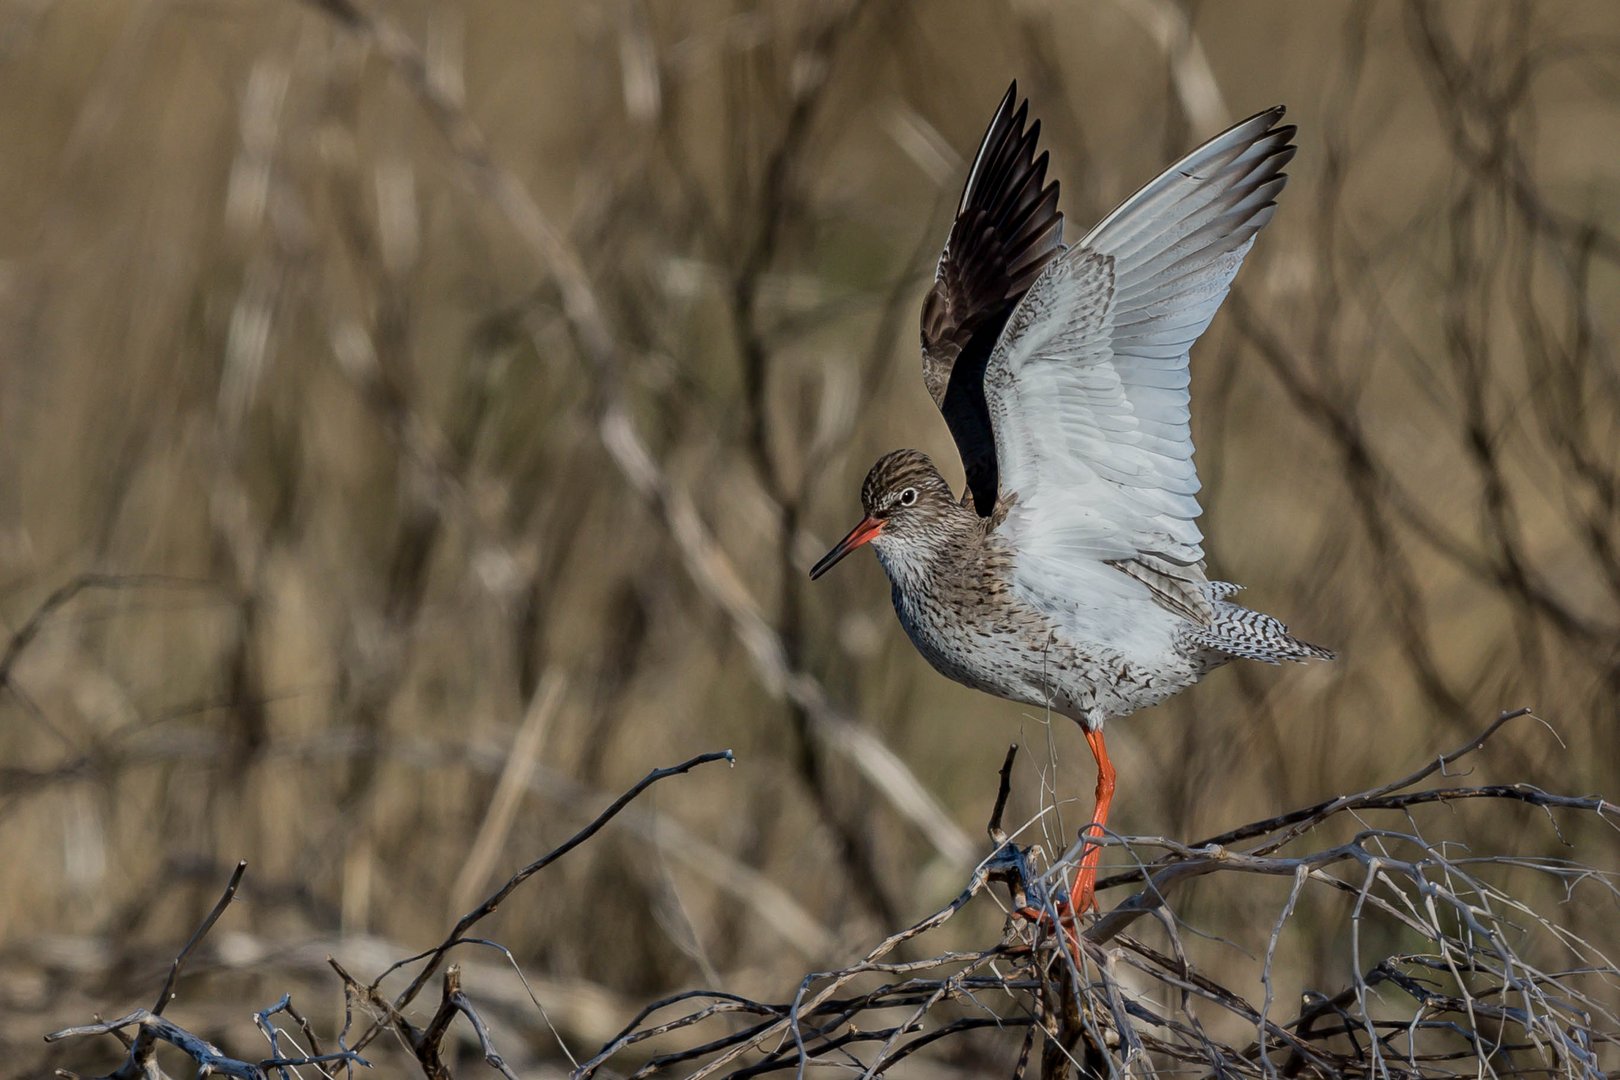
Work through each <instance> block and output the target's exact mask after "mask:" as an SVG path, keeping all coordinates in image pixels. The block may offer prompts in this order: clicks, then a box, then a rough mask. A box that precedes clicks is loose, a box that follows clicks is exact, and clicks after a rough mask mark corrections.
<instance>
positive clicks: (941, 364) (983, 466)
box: [922, 82, 1063, 516]
mask: <svg viewBox="0 0 1620 1080" xmlns="http://www.w3.org/2000/svg"><path fill="white" fill-rule="evenodd" d="M1017 97H1018V84H1017V83H1016V82H1015V83H1013V84H1012V85H1011V86H1009V87H1008V88H1007V96H1006V97H1004V98H1002V99H1001V105H1000V107H999V108H997V109H996V115H995V118H994V119H993V120H991V121H990V127H989V129H988V130H987V131H986V132H985V133H984V141H983V143H981V144H980V146H979V153H978V156H977V157H975V158H974V160H973V168H972V169H971V170H969V172H968V178H967V183H966V184H965V185H964V186H963V189H962V201H961V202H960V203H959V204H958V206H957V210H956V220H955V221H954V222H953V223H952V224H951V233H950V236H949V238H948V239H947V240H946V242H945V251H944V253H943V254H942V255H941V256H940V258H939V268H938V269H937V270H936V271H935V274H934V287H933V288H932V289H931V290H930V291H929V293H928V298H927V299H926V300H925V301H924V302H923V310H922V352H923V381H924V382H925V383H927V384H928V392H929V393H930V394H932V395H933V398H934V404H936V405H938V406H939V409H940V412H942V413H943V414H944V415H945V423H946V426H948V427H949V428H950V429H951V437H952V438H954V439H955V440H956V448H957V451H958V452H959V453H960V454H961V455H962V466H963V468H964V469H965V470H966V471H967V481H968V490H969V491H970V492H971V493H972V495H973V501H974V505H975V507H976V508H977V509H978V511H979V513H980V514H981V515H984V516H988V515H989V514H990V512H991V511H992V510H993V509H994V508H995V501H996V458H995V436H994V435H993V433H992V432H991V428H990V414H989V413H988V411H987V410H986V408H985V401H984V365H985V362H986V361H987V360H989V358H990V354H991V352H992V351H993V350H994V348H995V344H996V340H997V339H998V338H999V337H1000V336H1001V331H1002V327H1004V326H1005V325H1006V323H1007V317H1008V316H1009V315H1010V314H1012V310H1013V307H1014V306H1015V305H1016V304H1017V303H1018V300H1019V298H1020V297H1022V296H1023V295H1024V293H1025V292H1026V291H1027V290H1028V289H1029V287H1030V285H1031V284H1033V283H1034V281H1035V279H1036V278H1038V277H1039V276H1040V274H1041V271H1042V270H1044V269H1045V268H1046V265H1047V263H1049V262H1050V261H1051V260H1052V257H1053V256H1055V255H1056V254H1058V253H1059V252H1060V251H1062V250H1063V215H1062V214H1060V213H1058V209H1057V201H1058V185H1057V182H1056V181H1053V182H1052V183H1050V184H1048V183H1047V182H1046V157H1047V156H1046V154H1045V153H1044V152H1043V153H1041V155H1040V156H1039V157H1037V156H1035V145H1036V143H1037V142H1038V141H1039V140H1040V134H1041V122H1040V121H1039V120H1036V121H1035V122H1034V123H1032V124H1030V125H1029V127H1028V129H1027V130H1026V129H1025V126H1024V124H1025V120H1026V118H1027V117H1028V115H1029V102H1028V101H1024V102H1020V103H1019V104H1018V107H1017V109H1016V110H1015V109H1014V108H1013V103H1014V102H1015V101H1016V100H1017Z"/></svg>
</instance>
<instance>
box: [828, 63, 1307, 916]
mask: <svg viewBox="0 0 1620 1080" xmlns="http://www.w3.org/2000/svg"><path fill="white" fill-rule="evenodd" d="M1015 106H1016V107H1015ZM1028 113H1029V105H1028V102H1027V101H1026V102H1023V103H1018V95H1017V84H1016V83H1015V84H1013V86H1012V87H1011V88H1009V89H1008V91H1007V96H1006V97H1005V98H1004V99H1003V100H1002V102H1001V106H1000V108H998V109H997V111H996V115H995V118H994V119H993V120H992V121H991V123H990V127H989V130H988V131H987V132H986V133H985V136H984V142H983V144H982V145H981V146H980V148H979V153H978V156H977V157H976V158H975V159H974V162H973V168H972V169H971V170H970V171H969V173H968V178H967V183H966V186H965V188H964V190H963V193H962V200H961V203H960V204H959V206H958V209H957V212H956V219H955V222H954V223H953V224H952V226H951V231H950V236H949V238H948V240H947V242H946V245H945V251H944V254H943V255H941V256H940V260H939V268H938V271H937V273H936V275H935V279H934V285H933V288H932V290H931V291H930V292H929V294H928V298H927V300H926V301H925V302H924V304H923V313H922V353H923V379H924V381H925V382H926V384H927V386H928V391H929V393H930V394H932V395H933V398H934V402H935V403H936V404H937V405H938V406H939V408H940V411H941V412H942V413H943V414H944V417H945V421H946V424H947V425H948V426H949V428H950V431H951V435H952V437H953V438H954V439H955V441H956V446H957V450H958V452H959V453H960V455H961V458H962V464H963V468H964V470H965V473H966V476H967V487H966V490H965V491H964V492H963V494H962V496H961V498H957V497H956V496H955V495H954V494H953V492H952V491H951V487H950V484H949V483H947V482H946V480H945V478H944V477H942V476H941V475H940V473H939V470H938V469H937V468H935V467H934V463H933V462H932V461H930V460H929V458H928V456H927V455H926V454H923V453H920V452H919V451H916V450H897V451H895V452H894V453H891V454H888V455H886V456H885V457H883V458H881V459H880V460H879V461H878V463H877V464H876V465H874V466H872V470H871V472H870V473H868V474H867V477H866V482H865V484H864V485H863V486H862V488H861V506H862V508H863V509H864V510H865V512H866V516H865V517H864V518H862V519H861V522H860V523H859V524H858V525H856V526H855V528H854V529H852V530H851V531H850V533H849V535H848V536H846V537H844V539H843V540H841V541H839V543H838V545H837V546H836V547H834V548H833V549H832V550H831V551H829V552H828V553H827V555H826V557H824V558H823V559H822V560H821V561H820V562H818V563H817V564H816V565H815V567H814V569H812V570H811V571H810V576H811V577H812V578H818V577H820V576H821V575H822V574H824V573H826V572H827V570H828V569H829V568H831V567H832V565H833V564H834V563H836V562H838V561H839V560H840V559H842V558H843V557H844V556H846V555H848V554H849V553H850V552H851V551H854V550H855V549H856V548H858V547H860V546H862V545H863V544H871V546H872V548H873V549H874V550H875V551H876V552H877V557H878V561H879V562H880V563H882V565H883V569H884V572H885V573H887V574H888V576H889V581H890V583H891V585H892V586H893V588H892V594H893V599H894V609H895V612H896V613H897V614H898V615H899V617H900V624H901V625H902V626H904V627H905V630H906V633H907V635H909V636H910V638H911V640H912V643H913V644H915V645H916V646H917V649H918V651H919V652H921V653H922V654H923V656H924V657H926V658H927V660H928V662H929V663H930V664H932V665H933V666H934V667H935V669H937V670H938V671H939V672H940V673H941V674H943V675H945V676H947V677H949V678H952V679H955V680H956V681H957V682H960V683H964V684H966V685H968V686H972V687H976V688H977V689H980V690H983V691H985V692H987V693H991V694H995V695H997V696H998V697H1003V698H1010V699H1011V700H1013V701H1019V702H1023V703H1025V704H1029V705H1034V706H1037V707H1040V708H1050V709H1051V710H1052V711H1054V712H1058V713H1061V714H1063V715H1065V716H1068V717H1070V718H1072V719H1074V720H1075V721H1077V722H1078V723H1079V724H1080V725H1081V727H1082V728H1083V729H1084V731H1085V736H1086V741H1087V743H1088V744H1089V745H1090V747H1091V750H1092V753H1093V754H1094V755H1095V757H1096V759H1097V805H1096V811H1095V813H1094V814H1093V818H1092V824H1091V826H1089V827H1088V829H1087V830H1086V834H1085V835H1086V836H1087V838H1091V837H1095V836H1100V835H1101V832H1102V829H1103V827H1104V826H1105V825H1106V823H1107V821H1108V809H1109V804H1110V802H1111V801H1112V798H1113V793H1114V768H1113V765H1112V764H1111V763H1110V762H1109V759H1108V751H1107V747H1106V745H1105V743H1104V741H1103V725H1104V724H1105V723H1106V722H1107V721H1109V720H1111V719H1116V718H1119V717H1123V716H1128V715H1130V714H1131V713H1134V712H1136V711H1137V710H1138V709H1143V708H1146V707H1147V706H1150V705H1156V704H1158V703H1159V702H1161V701H1163V700H1164V699H1166V698H1168V697H1170V696H1171V695H1172V694H1176V693H1179V692H1180V691H1182V690H1185V689H1186V688H1187V687H1189V686H1191V685H1192V684H1193V683H1195V682H1197V681H1198V680H1199V679H1201V678H1202V677H1203V676H1204V675H1205V674H1206V673H1207V672H1209V671H1210V670H1211V669H1213V668H1216V667H1219V666H1220V665H1222V664H1224V663H1226V662H1227V661H1228V660H1231V659H1234V658H1244V659H1249V660H1261V661H1266V662H1268V663H1277V662H1279V661H1282V660H1306V659H1309V658H1312V657H1317V658H1322V659H1331V658H1332V656H1333V654H1332V653H1331V652H1329V651H1328V650H1326V649H1323V648H1320V647H1318V646H1316V645H1311V644H1308V643H1306V642H1304V641H1301V640H1299V639H1298V638H1295V637H1293V636H1291V635H1290V634H1289V633H1288V628H1287V627H1286V626H1284V625H1283V624H1282V623H1281V622H1279V621H1277V620H1276V619H1274V618H1272V617H1271V616H1270V615H1265V614H1262V613H1260V612H1258V611H1251V610H1250V609H1248V608H1245V607H1241V606H1239V605H1238V604H1235V603H1233V602H1232V600H1231V597H1232V596H1233V594H1234V593H1236V592H1237V591H1238V588H1239V587H1238V586H1236V585H1232V584H1229V583H1227V582H1222V581H1211V580H1209V578H1208V577H1206V576H1205V572H1204V550H1203V534H1202V533H1201V532H1200V531H1199V528H1198V524H1197V519H1198V516H1199V513H1200V508H1199V505H1198V499H1197V493H1198V490H1199V483H1198V474H1197V472H1196V470H1195V469H1194V467H1193V444H1192V435H1191V431H1190V429H1189V427H1188V421H1189V417H1190V412H1189V395H1188V385H1189V379H1188V370H1187V363H1188V352H1189V350H1190V349H1191V348H1192V345H1193V342H1195V341H1196V340H1197V339H1198V336H1199V335H1200V334H1202V333H1203V332H1204V329H1205V328H1206V327H1207V326H1208V325H1209V323H1210V320H1211V319H1213V318H1214V316H1215V312H1216V309H1217V308H1219V307H1220V305H1221V301H1222V300H1223V299H1224V298H1225V297H1226V293H1227V289H1228V288H1229V287H1230V285H1231V282H1232V278H1233V276H1234V275H1236V273H1237V270H1238V266H1239V265H1240V264H1241V263H1242V262H1243V257H1244V255H1246V254H1247V253H1248V251H1249V248H1250V246H1252V245H1253V243H1254V237H1255V234H1256V233H1258V232H1259V231H1260V229H1261V228H1262V227H1263V226H1264V225H1265V224H1266V222H1268V221H1270V220H1271V216H1272V213H1273V212H1274V210H1275V208H1276V203H1275V199H1276V197H1277V194H1278V193H1279V192H1280V191H1281V190H1282V188H1283V184H1284V182H1285V181H1286V179H1287V177H1286V174H1284V172H1283V171H1282V170H1283V167H1284V166H1285V165H1286V164H1287V163H1288V161H1289V160H1290V159H1291V158H1292V157H1293V156H1294V146H1293V145H1292V144H1291V143H1290V139H1291V138H1292V137H1293V134H1294V128H1293V127H1292V126H1279V121H1280V120H1281V119H1282V116H1283V110H1282V109H1281V108H1280V107H1279V108H1274V109H1269V110H1267V111H1266V112H1263V113H1260V114H1258V115H1256V116H1253V117H1250V118H1249V119H1247V120H1245V121H1243V122H1242V123H1240V124H1237V125H1236V126H1234V127H1232V128H1230V129H1229V130H1227V131H1225V132H1222V133H1221V134H1220V135H1217V136H1215V137H1214V138H1213V139H1211V140H1209V141H1208V142H1207V143H1205V144H1204V145H1203V146H1200V147H1199V148H1198V149H1196V150H1194V151H1193V152H1192V153H1190V154H1188V155H1187V156H1186V157H1184V158H1182V159H1181V160H1180V161H1178V162H1176V163H1175V164H1174V165H1172V166H1170V168H1168V169H1166V170H1165V171H1164V172H1163V173H1161V174H1160V175H1159V176H1158V177H1157V178H1155V179H1154V180H1152V181H1151V182H1150V183H1148V184H1147V185H1146V186H1145V187H1143V188H1142V189H1141V190H1140V191H1138V192H1137V193H1136V194H1135V195H1132V196H1131V197H1130V198H1129V199H1126V200H1125V202H1124V203H1122V204H1121V205H1120V206H1119V208H1118V209H1116V210H1115V211H1114V212H1113V213H1111V214H1109V215H1108V216H1107V217H1105V218H1104V219H1103V220H1102V222H1101V224H1099V225H1097V227H1096V228H1094V229H1092V230H1091V231H1090V232H1089V233H1087V234H1086V235H1085V236H1084V237H1083V238H1082V239H1081V240H1080V242H1079V243H1077V244H1073V245H1068V246H1066V245H1065V244H1064V243H1063V216H1062V214H1061V213H1059V211H1058V208H1057V204H1058V185H1057V183H1056V182H1055V181H1054V182H1052V183H1047V182H1046V166H1047V154H1046V153H1045V152H1042V153H1040V154H1039V156H1037V155H1036V144H1037V142H1038V141H1039V137H1040V121H1038V120H1037V121H1035V122H1034V123H1030V124H1027V126H1026V122H1027V119H1028ZM1099 854H1100V849H1099V848H1098V847H1097V846H1096V845H1094V844H1087V845H1086V847H1085V851H1084V854H1083V856H1082V858H1081V862H1080V867H1079V870H1078V872H1077V874H1076V876H1075V881H1074V886H1073V889H1072V891H1071V904H1070V909H1071V910H1073V911H1075V912H1083V911H1085V910H1087V909H1089V908H1091V907H1092V906H1094V905H1095V899H1094V896H1093V892H1094V887H1095V880H1096V869H1097V861H1098V856H1099Z"/></svg>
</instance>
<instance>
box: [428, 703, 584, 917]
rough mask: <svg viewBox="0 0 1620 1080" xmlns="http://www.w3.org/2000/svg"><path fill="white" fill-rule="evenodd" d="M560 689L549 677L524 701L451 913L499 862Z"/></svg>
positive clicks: (468, 900)
mask: <svg viewBox="0 0 1620 1080" xmlns="http://www.w3.org/2000/svg"><path fill="white" fill-rule="evenodd" d="M566 686H567V683H566V680H565V679H564V678H563V676H562V675H560V674H557V673H554V672H550V673H547V674H546V675H544V676H542V677H541V679H540V683H539V685H538V686H536V687H535V689H534V693H533V694H532V695H530V698H529V708H528V710H527V712H526V714H525V715H524V717H523V724H522V726H520V727H519V728H518V732H517V736H516V737H515V738H514V739H513V740H512V748H511V752H510V753H509V754H508V755H507V757H506V766H505V767H504V768H503V769H502V770H501V776H500V779H499V780H497V781H496V782H495V793H494V794H493V795H491V796H490V799H489V809H488V810H486V811H485V813H484V820H483V823H482V824H481V825H479V827H478V835H477V836H476V837H474V838H473V843H472V848H471V849H470V850H469V851H468V853H467V859H466V861H465V862H464V863H462V866H461V874H460V877H459V881H458V883H457V885H456V889H455V893H454V895H453V896H452V897H451V904H450V910H451V911H452V912H455V911H465V910H467V905H468V904H471V903H472V902H473V901H474V899H475V898H476V897H477V895H478V891H479V890H480V889H482V888H484V887H485V882H487V881H488V880H489V875H490V872H491V871H492V870H493V869H494V868H495V860H496V859H497V858H499V857H500V850H501V845H502V844H504V843H505V842H506V837H507V834H508V833H509V832H510V831H511V829H512V821H513V819H514V818H515V817H516V815H517V809H518V805H519V804H520V803H521V801H522V799H523V793H524V791H525V790H527V788H528V786H529V781H530V779H531V778H532V777H533V776H534V770H535V766H536V765H537V764H538V763H539V757H540V746H541V743H543V742H544V741H545V737H546V729H547V728H548V727H550V726H551V720H552V717H554V716H555V715H556V713H557V710H558V708H560V707H561V705H562V700H563V692H564V689H565V687H566Z"/></svg>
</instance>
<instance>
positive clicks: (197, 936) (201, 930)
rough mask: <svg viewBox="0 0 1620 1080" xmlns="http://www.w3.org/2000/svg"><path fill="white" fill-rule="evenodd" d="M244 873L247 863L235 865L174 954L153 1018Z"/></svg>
mask: <svg viewBox="0 0 1620 1080" xmlns="http://www.w3.org/2000/svg"><path fill="white" fill-rule="evenodd" d="M245 873H247V861H246V860H243V861H242V862H239V863H237V864H236V869H235V870H233V871H232V872H231V880H230V881H228V882H226V883H225V891H224V892H223V893H221V894H220V896H219V899H218V900H216V901H215V902H214V907H213V910H212V911H210V912H209V913H208V915H207V917H206V918H204V919H203V921H202V925H201V926H199V927H197V929H196V932H195V933H193V934H192V935H191V940H189V941H187V942H186V943H185V945H184V946H182V947H181V949H180V952H179V953H178V954H176V956H175V958H174V962H173V963H171V964H170V965H169V977H168V978H166V979H164V980H163V989H162V990H159V991H158V997H157V1004H155V1005H153V1006H152V1015H153V1016H162V1015H163V1010H164V1008H165V1007H167V1006H168V1004H169V1002H170V1001H171V1000H173V998H174V981H175V979H177V978H179V977H180V968H181V966H182V965H184V964H185V962H186V958H187V957H189V956H190V955H191V950H192V949H195V948H196V947H197V943H198V942H200V941H201V940H202V939H203V938H204V937H205V936H206V935H207V934H208V931H210V930H212V929H213V928H214V924H215V923H216V922H218V921H219V917H220V916H221V915H223V914H224V913H225V909H226V908H228V907H230V906H231V901H232V900H234V899H236V887H237V886H238V885H240V884H242V875H243V874H245Z"/></svg>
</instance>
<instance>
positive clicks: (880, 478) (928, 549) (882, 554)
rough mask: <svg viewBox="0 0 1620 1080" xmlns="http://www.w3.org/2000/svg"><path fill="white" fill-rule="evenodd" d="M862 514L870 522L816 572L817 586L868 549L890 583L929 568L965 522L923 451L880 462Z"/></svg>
mask: <svg viewBox="0 0 1620 1080" xmlns="http://www.w3.org/2000/svg"><path fill="white" fill-rule="evenodd" d="M861 509H863V510H865V511H866V516H865V517H864V518H862V519H861V520H860V523H859V524H857V525H856V526H855V527H854V528H853V529H851V530H850V531H849V535H848V536H846V537H844V538H843V539H842V540H840V541H839V542H838V544H837V545H836V546H835V547H834V548H833V549H832V550H831V551H829V552H827V554H826V555H824V556H822V559H821V561H820V562H818V563H816V565H815V566H814V567H812V568H811V570H810V577H811V579H812V580H813V579H815V578H818V577H820V576H821V575H822V574H825V573H826V572H827V571H828V570H831V569H832V567H833V564H834V563H836V562H838V561H839V560H840V559H842V558H843V557H844V556H845V555H848V554H849V553H850V552H852V551H854V550H855V549H856V548H858V547H860V546H861V545H863V544H868V543H869V544H871V545H872V548H873V550H874V551H876V552H877V555H878V559H879V561H881V562H882V563H883V568H884V569H885V570H887V571H888V573H889V576H890V577H891V578H893V577H895V576H896V575H897V574H903V573H904V572H905V571H906V570H907V569H909V568H911V567H923V566H927V565H928V564H930V563H932V562H933V561H934V559H935V557H936V556H937V555H938V554H939V552H940V551H942V550H943V549H944V548H945V547H946V546H947V545H948V544H949V543H950V541H951V536H952V533H953V532H954V530H955V528H956V527H959V526H960V524H961V521H960V519H961V518H962V517H963V516H964V510H963V508H962V507H961V506H960V505H959V504H958V503H957V501H956V497H955V496H954V495H952V494H951V486H950V484H948V483H946V482H945V478H944V477H943V476H941V475H939V470H938V469H936V468H934V463H933V462H932V461H930V460H929V459H928V455H927V454H925V453H923V452H922V451H920V450H896V451H894V452H893V453H892V454H885V455H884V456H883V457H881V458H879V459H878V462H877V464H876V465H873V466H872V470H871V472H868V473H867V474H866V482H865V483H863V484H862V485H861ZM966 514H967V516H968V517H970V518H971V516H972V514H971V512H966Z"/></svg>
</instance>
